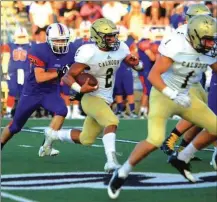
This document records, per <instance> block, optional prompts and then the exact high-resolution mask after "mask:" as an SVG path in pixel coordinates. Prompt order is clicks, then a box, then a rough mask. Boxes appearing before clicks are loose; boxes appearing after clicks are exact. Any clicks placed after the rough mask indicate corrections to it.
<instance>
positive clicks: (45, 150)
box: [38, 146, 60, 157]
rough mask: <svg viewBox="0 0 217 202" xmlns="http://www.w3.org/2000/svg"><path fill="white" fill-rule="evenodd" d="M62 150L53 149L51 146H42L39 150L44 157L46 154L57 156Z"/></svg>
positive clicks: (39, 153)
mask: <svg viewBox="0 0 217 202" xmlns="http://www.w3.org/2000/svg"><path fill="white" fill-rule="evenodd" d="M59 153H60V152H59V151H58V150H56V149H53V148H51V147H44V146H41V147H40V149H39V151H38V155H39V156H40V157H44V156H57V155H58V154H59Z"/></svg>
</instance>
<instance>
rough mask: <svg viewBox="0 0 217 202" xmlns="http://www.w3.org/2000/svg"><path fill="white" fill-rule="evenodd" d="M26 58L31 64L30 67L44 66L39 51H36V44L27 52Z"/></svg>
mask: <svg viewBox="0 0 217 202" xmlns="http://www.w3.org/2000/svg"><path fill="white" fill-rule="evenodd" d="M28 59H29V61H30V63H31V65H32V68H35V67H40V68H45V62H44V60H43V58H42V57H41V55H40V54H39V52H38V51H37V48H36V46H35V47H32V49H31V50H30V52H29V54H28Z"/></svg>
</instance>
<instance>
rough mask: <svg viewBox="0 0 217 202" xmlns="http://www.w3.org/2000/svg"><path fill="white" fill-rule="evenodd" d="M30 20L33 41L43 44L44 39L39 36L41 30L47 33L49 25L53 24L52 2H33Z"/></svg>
mask: <svg viewBox="0 0 217 202" xmlns="http://www.w3.org/2000/svg"><path fill="white" fill-rule="evenodd" d="M29 18H30V22H31V23H32V33H33V40H35V41H36V42H41V41H42V40H43V39H42V38H43V37H42V36H41V35H39V34H38V32H39V29H43V30H44V31H46V29H47V27H48V25H50V24H52V23H53V10H52V7H51V4H50V2H48V1H35V2H32V4H31V5H30V8H29Z"/></svg>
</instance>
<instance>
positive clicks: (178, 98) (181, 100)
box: [162, 86, 191, 108]
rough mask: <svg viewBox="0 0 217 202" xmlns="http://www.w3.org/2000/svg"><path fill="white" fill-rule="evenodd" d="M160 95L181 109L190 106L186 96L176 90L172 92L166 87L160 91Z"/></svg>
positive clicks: (189, 100) (189, 99)
mask: <svg viewBox="0 0 217 202" xmlns="http://www.w3.org/2000/svg"><path fill="white" fill-rule="evenodd" d="M162 93H163V94H164V95H166V96H167V97H169V98H170V99H171V100H173V101H174V102H175V103H176V104H179V105H181V106H182V107H185V108H188V107H190V106H191V98H190V97H189V95H188V94H184V93H179V92H178V91H177V90H173V89H171V88H170V87H168V86H167V87H165V88H164V89H163V90H162Z"/></svg>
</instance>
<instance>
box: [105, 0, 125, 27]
mask: <svg viewBox="0 0 217 202" xmlns="http://www.w3.org/2000/svg"><path fill="white" fill-rule="evenodd" d="M127 12H128V11H127V6H126V5H123V4H122V3H121V2H118V1H108V2H106V3H105V4H104V5H103V7H102V14H103V16H104V17H105V18H107V19H109V20H111V21H112V22H114V23H115V24H116V23H118V22H120V20H121V18H122V16H124V15H126V14H127Z"/></svg>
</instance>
